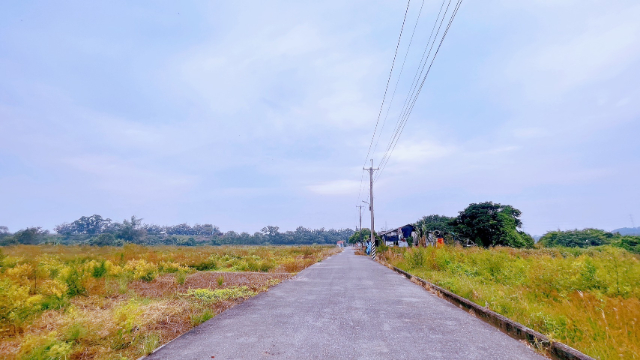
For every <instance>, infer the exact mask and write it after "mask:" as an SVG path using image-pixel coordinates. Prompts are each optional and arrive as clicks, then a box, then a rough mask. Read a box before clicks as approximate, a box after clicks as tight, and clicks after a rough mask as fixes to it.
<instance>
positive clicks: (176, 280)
mask: <svg viewBox="0 0 640 360" xmlns="http://www.w3.org/2000/svg"><path fill="white" fill-rule="evenodd" d="M335 251H336V250H335V249H334V248H332V247H320V246H304V247H169V246H167V247H142V246H135V245H127V246H125V247H122V248H119V247H103V248H100V247H88V246H73V247H66V246H14V247H6V248H2V252H1V253H0V336H1V341H0V358H3V359H34V360H35V359H94V358H97V359H115V358H118V359H120V358H131V359H133V358H138V357H140V356H141V355H144V354H145V353H148V352H150V351H152V350H153V349H155V348H156V347H157V346H159V345H160V344H162V343H164V342H167V341H169V340H171V339H173V338H175V337H176V336H178V335H180V334H181V333H183V332H185V331H187V330H188V329H190V328H191V327H193V326H196V325H198V324H200V323H202V322H204V321H206V320H208V319H210V318H211V317H213V316H215V314H217V313H219V312H220V311H223V310H225V309H226V308H228V307H230V306H232V305H234V304H236V303H238V302H240V301H242V300H244V299H245V298H247V297H250V296H253V295H255V294H257V293H259V292H261V291H266V290H267V289H268V288H269V287H270V286H272V285H274V284H277V283H278V282H279V281H281V280H282V279H284V278H287V277H288V276H290V275H287V274H286V273H293V272H297V271H300V270H302V269H304V268H305V267H307V266H309V265H311V264H313V263H316V262H318V261H320V260H322V259H324V258H325V257H327V256H329V255H331V254H333V253H335ZM204 270H212V271H215V272H208V271H207V272H203V271H204ZM243 274H246V275H243ZM216 279H217V280H216ZM220 280H222V281H220Z"/></svg>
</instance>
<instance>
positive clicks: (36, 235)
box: [13, 227, 49, 245]
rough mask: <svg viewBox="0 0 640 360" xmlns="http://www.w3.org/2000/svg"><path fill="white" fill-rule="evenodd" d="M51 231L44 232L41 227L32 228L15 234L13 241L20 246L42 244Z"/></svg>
mask: <svg viewBox="0 0 640 360" xmlns="http://www.w3.org/2000/svg"><path fill="white" fill-rule="evenodd" d="M48 234H49V230H42V228H41V227H30V228H26V229H24V230H20V231H18V232H17V233H15V234H13V239H14V240H15V242H17V243H18V244H24V245H37V244H39V243H41V242H42V240H43V238H44V236H45V235H48Z"/></svg>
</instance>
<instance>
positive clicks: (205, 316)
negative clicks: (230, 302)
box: [191, 310, 214, 326]
mask: <svg viewBox="0 0 640 360" xmlns="http://www.w3.org/2000/svg"><path fill="white" fill-rule="evenodd" d="M213 317H214V315H213V313H212V312H211V311H209V310H206V311H205V312H204V313H202V314H200V315H193V316H192V317H191V325H193V326H198V325H200V324H202V323H203V322H205V321H207V320H210V319H213Z"/></svg>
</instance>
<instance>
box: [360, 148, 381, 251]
mask: <svg viewBox="0 0 640 360" xmlns="http://www.w3.org/2000/svg"><path fill="white" fill-rule="evenodd" d="M363 170H367V171H369V211H370V212H371V258H372V259H373V260H375V259H376V238H375V236H374V235H373V232H374V221H373V172H374V171H376V170H378V169H374V168H373V159H371V167H370V168H368V169H367V168H363Z"/></svg>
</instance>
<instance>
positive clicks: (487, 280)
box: [384, 247, 640, 359]
mask: <svg viewBox="0 0 640 360" xmlns="http://www.w3.org/2000/svg"><path fill="white" fill-rule="evenodd" d="M384 256H385V258H386V259H387V261H388V262H389V263H391V264H393V265H395V266H397V267H399V268H401V269H403V270H405V271H408V272H410V273H412V274H415V275H417V276H420V277H422V278H424V279H426V280H429V281H431V282H433V283H435V284H437V285H439V286H442V287H444V288H446V289H448V290H450V291H452V292H454V293H456V294H458V295H460V296H463V297H465V298H467V299H469V300H471V301H474V302H475V303H477V304H479V305H481V306H486V307H488V308H490V309H491V310H493V311H496V312H498V313H500V314H502V315H505V316H507V317H509V318H511V319H513V320H515V321H517V322H520V323H522V324H523V325H525V326H527V327H530V328H532V329H535V330H537V331H539V332H541V333H543V334H545V335H548V336H549V337H550V338H552V339H554V340H556V341H561V342H563V343H566V344H567V345H569V346H572V347H574V348H576V349H578V350H580V351H582V352H584V353H586V354H588V355H590V356H593V357H595V358H599V359H638V358H640V326H639V324H638V321H639V320H640V256H638V255H634V254H631V253H629V252H627V251H625V250H622V249H618V248H612V247H599V248H591V249H566V248H554V249H534V250H518V249H511V248H495V249H488V250H487V249H480V248H472V249H463V248H454V247H445V248H440V249H436V248H432V247H430V248H413V249H390V250H389V251H387V252H385V253H384Z"/></svg>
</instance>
